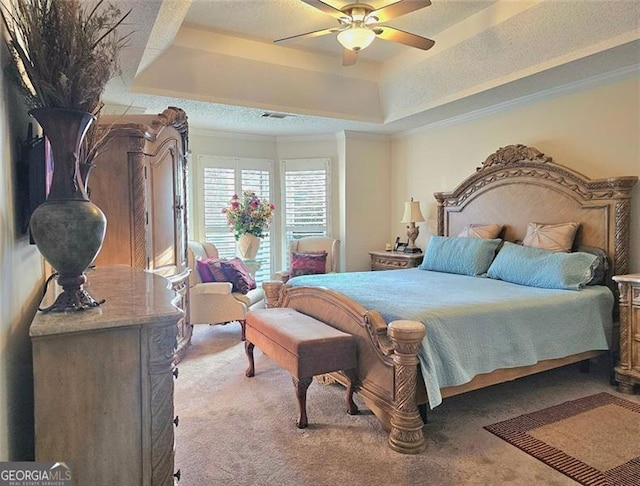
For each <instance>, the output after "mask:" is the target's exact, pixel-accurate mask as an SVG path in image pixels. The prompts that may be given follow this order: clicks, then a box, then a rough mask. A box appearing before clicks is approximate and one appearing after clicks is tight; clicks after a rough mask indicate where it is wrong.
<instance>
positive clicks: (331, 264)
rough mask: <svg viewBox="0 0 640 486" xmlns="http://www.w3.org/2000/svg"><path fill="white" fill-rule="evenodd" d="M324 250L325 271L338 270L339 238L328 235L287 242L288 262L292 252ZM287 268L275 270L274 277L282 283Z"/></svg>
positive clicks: (287, 274) (286, 276)
mask: <svg viewBox="0 0 640 486" xmlns="http://www.w3.org/2000/svg"><path fill="white" fill-rule="evenodd" d="M314 251H326V252H327V263H326V265H325V273H334V272H337V271H338V258H339V254H340V240H337V239H335V238H331V237H328V236H308V237H306V238H300V239H298V240H291V241H290V242H289V262H291V259H292V256H293V252H314ZM289 276H290V272H289V270H282V271H280V272H276V274H275V279H276V280H279V281H281V282H283V283H286V282H287V280H289Z"/></svg>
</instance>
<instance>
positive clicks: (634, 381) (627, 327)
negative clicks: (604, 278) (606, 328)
mask: <svg viewBox="0 0 640 486" xmlns="http://www.w3.org/2000/svg"><path fill="white" fill-rule="evenodd" d="M613 280H614V281H616V282H617V283H618V289H619V290H620V351H619V359H618V363H617V366H616V367H615V375H616V381H617V382H618V391H620V392H623V393H633V389H634V385H639V384H640V273H636V274H632V275H616V276H615V277H613Z"/></svg>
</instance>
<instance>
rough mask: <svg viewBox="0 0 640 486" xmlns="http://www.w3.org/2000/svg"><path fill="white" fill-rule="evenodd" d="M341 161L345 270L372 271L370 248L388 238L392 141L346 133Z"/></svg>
mask: <svg viewBox="0 0 640 486" xmlns="http://www.w3.org/2000/svg"><path fill="white" fill-rule="evenodd" d="M341 162H342V164H343V165H344V166H343V168H342V176H343V178H344V185H343V187H342V191H343V193H342V194H341V197H342V198H343V204H342V211H343V212H342V218H343V220H342V222H343V228H344V229H343V235H342V238H343V260H344V261H345V270H346V271H351V272H353V271H363V270H369V269H370V268H371V259H370V257H369V251H371V250H380V249H382V248H384V245H385V243H386V242H387V241H389V238H388V236H387V235H388V234H389V221H390V219H391V218H390V208H389V206H390V202H391V200H390V198H389V196H390V194H391V164H390V163H391V144H390V142H389V140H387V139H386V138H381V137H374V136H367V135H363V134H352V133H346V134H345V137H344V142H343V154H342V157H341Z"/></svg>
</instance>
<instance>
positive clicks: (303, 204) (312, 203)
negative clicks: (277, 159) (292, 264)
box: [281, 159, 330, 268]
mask: <svg viewBox="0 0 640 486" xmlns="http://www.w3.org/2000/svg"><path fill="white" fill-rule="evenodd" d="M281 167H282V204H281V207H282V208H283V211H282V214H283V232H282V234H283V243H284V244H283V249H284V251H283V260H284V266H285V268H286V267H287V266H288V264H289V262H288V259H289V252H288V248H289V242H290V241H291V240H293V239H299V238H303V237H305V236H327V235H329V228H330V217H329V216H330V208H329V201H330V184H329V181H330V173H329V167H330V159H290V160H284V161H282V165H281Z"/></svg>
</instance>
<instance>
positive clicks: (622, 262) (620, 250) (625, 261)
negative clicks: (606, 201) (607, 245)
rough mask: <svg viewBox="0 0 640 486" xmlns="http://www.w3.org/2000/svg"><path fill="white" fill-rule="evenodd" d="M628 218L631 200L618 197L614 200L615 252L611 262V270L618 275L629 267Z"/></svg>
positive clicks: (625, 271) (629, 217)
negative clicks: (617, 199)
mask: <svg viewBox="0 0 640 486" xmlns="http://www.w3.org/2000/svg"><path fill="white" fill-rule="evenodd" d="M630 220H631V201H630V200H629V199H620V200H619V201H617V202H616V232H615V240H616V241H615V249H616V250H615V251H616V254H615V260H614V263H613V271H614V273H615V274H618V275H622V274H625V273H627V270H628V268H629V240H630V228H629V221H630Z"/></svg>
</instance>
